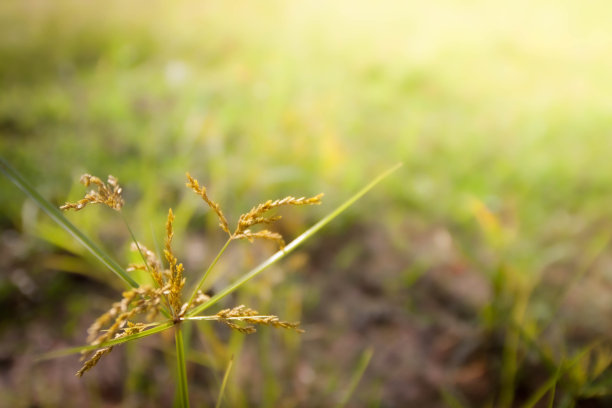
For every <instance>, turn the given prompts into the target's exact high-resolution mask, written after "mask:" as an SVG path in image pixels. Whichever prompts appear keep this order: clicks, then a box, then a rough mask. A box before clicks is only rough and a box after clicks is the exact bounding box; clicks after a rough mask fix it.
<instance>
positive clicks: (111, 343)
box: [36, 320, 174, 361]
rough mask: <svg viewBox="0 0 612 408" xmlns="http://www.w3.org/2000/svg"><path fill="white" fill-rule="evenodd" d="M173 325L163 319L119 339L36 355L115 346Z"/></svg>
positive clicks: (61, 354)
mask: <svg viewBox="0 0 612 408" xmlns="http://www.w3.org/2000/svg"><path fill="white" fill-rule="evenodd" d="M173 325H174V322H173V321H172V320H168V321H165V322H163V323H159V324H156V325H154V326H153V327H152V328H151V329H148V330H145V331H142V332H140V333H135V334H130V335H129V336H125V337H121V338H119V339H113V340H109V341H105V342H104V343H100V344H96V345H93V346H92V345H87V346H79V347H71V348H67V349H62V350H56V351H51V352H49V353H45V354H43V355H41V356H40V357H38V358H37V359H36V360H37V361H43V360H51V359H54V358H59V357H64V356H69V355H70V354H76V353H80V352H81V351H91V350H98V349H101V348H104V347H110V346H116V345H117V344H122V343H125V342H128V341H132V340H136V339H141V338H143V337H147V336H150V335H152V334H155V333H159V332H161V331H164V330H167V329H169V328H170V327H172V326H173Z"/></svg>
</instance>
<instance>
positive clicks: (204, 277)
mask: <svg viewBox="0 0 612 408" xmlns="http://www.w3.org/2000/svg"><path fill="white" fill-rule="evenodd" d="M231 241H232V239H231V238H229V239H228V240H227V242H225V245H223V248H221V250H220V251H219V253H218V254H217V256H216V257H215V259H214V260H213V261H212V263H211V264H210V266H209V267H208V269H206V272H204V275H202V279H200V281H199V282H198V284H197V285H196V287H195V288H194V289H193V292H192V294H191V296H190V297H189V302H188V303H187V307H186V308H185V310H187V309H189V306H191V303H192V302H193V300H194V299H195V297H196V296H197V294H198V290H200V288H201V287H202V285H203V284H204V281H205V280H206V278H207V277H208V275H209V274H210V271H212V269H213V268H214V267H215V265H216V264H217V261H219V258H221V255H223V253H224V252H225V250H226V249H227V247H228V245H229V243H230V242H231Z"/></svg>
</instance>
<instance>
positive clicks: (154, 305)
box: [77, 286, 162, 377]
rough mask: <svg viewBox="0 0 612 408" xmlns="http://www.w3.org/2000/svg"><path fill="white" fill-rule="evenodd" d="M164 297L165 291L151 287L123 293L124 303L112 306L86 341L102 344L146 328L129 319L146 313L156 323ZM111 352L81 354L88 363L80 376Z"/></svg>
mask: <svg viewBox="0 0 612 408" xmlns="http://www.w3.org/2000/svg"><path fill="white" fill-rule="evenodd" d="M161 296H162V289H152V288H150V287H148V286H141V287H139V288H136V289H132V290H128V291H125V292H123V294H122V299H121V301H119V302H115V303H113V305H112V306H111V308H110V309H109V310H108V311H107V312H106V313H104V314H103V315H102V316H100V317H99V318H98V319H96V321H95V322H94V323H93V324H92V325H91V326H90V327H89V329H88V330H87V332H88V337H87V342H88V343H89V344H91V345H97V344H102V343H104V342H106V341H108V340H111V339H118V338H121V337H125V336H128V335H130V334H133V333H137V332H138V331H141V330H144V325H142V324H133V323H132V322H130V320H131V319H133V318H134V317H136V316H137V315H140V314H144V313H148V315H147V320H153V319H154V318H155V316H156V314H157V312H158V310H159V305H160V300H161ZM126 325H127V327H126ZM111 351H112V347H103V348H101V349H98V350H97V351H96V352H95V353H93V355H92V352H82V353H81V360H85V359H87V361H86V362H85V363H84V365H83V367H82V368H81V369H80V370H79V371H78V372H77V375H78V376H79V377H80V376H82V375H83V374H84V373H85V372H86V371H87V370H89V369H90V368H92V367H94V366H95V365H96V364H97V363H98V361H99V360H100V359H101V358H102V357H103V356H104V355H106V354H108V353H110V352H111Z"/></svg>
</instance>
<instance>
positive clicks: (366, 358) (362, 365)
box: [336, 348, 374, 408]
mask: <svg viewBox="0 0 612 408" xmlns="http://www.w3.org/2000/svg"><path fill="white" fill-rule="evenodd" d="M373 354H374V351H373V350H372V348H369V349H367V350H366V351H364V352H363V354H362V355H361V358H360V359H359V363H358V364H357V367H356V368H355V372H354V373H353V377H352V378H351V382H350V384H349V386H348V389H347V390H346V392H345V393H344V395H343V396H342V399H341V400H340V402H338V405H336V408H342V407H344V406H346V404H347V403H348V402H349V400H350V399H351V396H352V395H353V393H354V392H355V389H356V388H357V385H358V384H359V381H361V377H363V373H365V370H366V368H368V365H369V364H370V360H371V359H372V355H373Z"/></svg>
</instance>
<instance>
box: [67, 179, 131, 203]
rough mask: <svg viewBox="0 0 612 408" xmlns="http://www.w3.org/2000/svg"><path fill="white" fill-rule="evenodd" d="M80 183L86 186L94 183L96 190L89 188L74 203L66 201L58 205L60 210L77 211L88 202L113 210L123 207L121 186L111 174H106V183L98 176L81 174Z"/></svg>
mask: <svg viewBox="0 0 612 408" xmlns="http://www.w3.org/2000/svg"><path fill="white" fill-rule="evenodd" d="M80 181H81V184H83V185H84V186H85V187H88V186H89V185H91V184H95V185H96V186H97V187H98V189H97V191H94V190H91V191H90V192H88V193H87V194H86V195H85V197H84V198H82V199H81V200H79V201H77V202H76V203H68V202H67V203H66V204H64V205H62V206H61V207H60V209H61V210H64V211H65V210H71V209H72V210H75V211H79V210H82V209H83V208H85V206H87V205H88V204H96V203H98V204H104V205H106V206H108V207H110V208H112V209H113V210H115V211H119V210H121V207H123V197H122V196H121V193H122V188H121V186H119V183H118V181H117V179H116V178H115V177H113V176H110V175H109V176H108V180H107V183H103V182H102V180H100V179H99V178H98V177H95V176H92V175H91V174H84V175H82V176H81V179H80Z"/></svg>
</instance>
